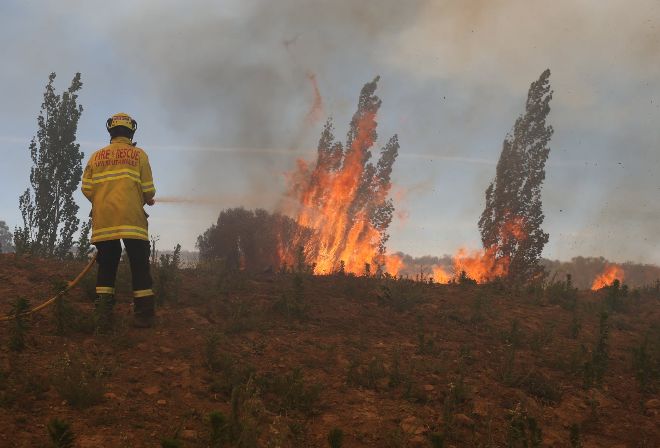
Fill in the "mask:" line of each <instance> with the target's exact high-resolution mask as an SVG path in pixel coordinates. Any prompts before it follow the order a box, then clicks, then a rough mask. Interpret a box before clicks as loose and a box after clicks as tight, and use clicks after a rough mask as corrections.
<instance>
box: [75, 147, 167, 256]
mask: <svg viewBox="0 0 660 448" xmlns="http://www.w3.org/2000/svg"><path fill="white" fill-rule="evenodd" d="M82 192H83V194H84V195H85V197H86V198H87V199H89V201H90V202H91V203H92V243H96V242H98V241H106V240H117V239H120V238H133V239H138V240H147V241H149V228H148V224H147V214H146V213H145V212H144V209H143V206H144V204H145V203H146V202H147V201H148V200H149V199H151V198H153V197H154V195H155V194H156V188H155V187H154V180H153V178H152V175H151V166H149V158H148V157H147V154H146V153H145V152H144V151H143V150H142V149H140V148H138V147H135V146H133V144H132V143H131V140H130V139H128V138H125V137H115V138H113V139H112V141H111V142H110V144H109V145H108V146H106V147H105V148H102V149H99V150H98V151H96V152H95V153H94V154H92V156H91V157H90V158H89V161H88V162H87V166H86V167H85V172H84V173H83V178H82Z"/></svg>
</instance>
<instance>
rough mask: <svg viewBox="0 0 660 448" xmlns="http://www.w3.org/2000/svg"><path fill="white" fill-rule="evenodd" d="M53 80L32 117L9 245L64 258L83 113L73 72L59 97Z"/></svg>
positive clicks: (72, 226)
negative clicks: (24, 184) (27, 162)
mask: <svg viewBox="0 0 660 448" xmlns="http://www.w3.org/2000/svg"><path fill="white" fill-rule="evenodd" d="M54 81H55V73H51V74H50V76H49V77H48V84H46V90H45V91H44V100H43V103H42V104H41V111H40V113H39V117H38V118H37V124H38V127H39V128H38V130H37V135H36V137H33V138H32V141H31V142H30V156H31V157H32V162H33V166H32V168H31V170H30V187H28V188H27V189H26V190H25V192H24V193H23V194H22V195H21V196H20V197H19V208H20V210H21V214H22V215H23V227H20V228H17V229H16V231H15V232H14V241H15V244H16V250H17V252H30V253H33V254H36V255H41V256H55V257H59V258H63V257H65V256H68V255H69V254H70V251H71V247H72V246H73V234H74V233H75V232H76V231H77V230H78V225H79V219H78V218H77V217H76V214H77V213H78V205H77V204H76V203H75V201H74V200H73V192H74V191H75V190H76V189H77V188H78V183H79V182H80V176H81V175H82V159H83V157H84V154H83V153H82V152H81V151H80V145H79V144H78V143H76V131H77V129H78V120H79V118H80V115H81V114H82V111H83V108H82V106H81V105H79V104H78V93H77V92H78V91H79V90H80V89H81V88H82V82H81V80H80V73H76V75H75V76H74V77H73V80H72V81H71V85H70V87H69V88H68V89H67V90H66V91H65V92H63V93H62V94H61V95H59V94H57V93H56V92H55V87H54V86H53V82H54Z"/></svg>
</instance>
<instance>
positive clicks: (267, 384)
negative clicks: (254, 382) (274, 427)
mask: <svg viewBox="0 0 660 448" xmlns="http://www.w3.org/2000/svg"><path fill="white" fill-rule="evenodd" d="M259 383H260V385H261V387H262V389H263V390H264V391H265V392H270V393H272V394H273V395H275V397H277V400H276V401H277V408H276V410H277V411H293V410H297V411H301V412H304V413H306V414H309V413H311V412H313V410H314V408H315V407H316V405H317V403H318V401H319V395H320V393H321V385H320V384H312V385H308V384H307V383H306V382H305V380H304V378H303V374H302V370H301V369H299V368H296V369H294V370H293V371H291V372H289V373H287V374H285V375H274V376H270V377H262V378H260V379H259Z"/></svg>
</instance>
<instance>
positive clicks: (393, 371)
mask: <svg viewBox="0 0 660 448" xmlns="http://www.w3.org/2000/svg"><path fill="white" fill-rule="evenodd" d="M388 376H389V382H388V385H389V387H398V386H399V385H401V384H402V383H403V382H404V381H405V379H406V377H405V375H404V373H403V372H402V371H401V351H400V350H399V349H397V350H395V351H394V353H393V354H392V362H391V363H390V368H389V369H388Z"/></svg>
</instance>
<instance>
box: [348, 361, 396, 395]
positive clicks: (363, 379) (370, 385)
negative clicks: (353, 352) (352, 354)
mask: <svg viewBox="0 0 660 448" xmlns="http://www.w3.org/2000/svg"><path fill="white" fill-rule="evenodd" d="M386 377H387V370H386V369H385V365H384V364H383V360H382V359H381V358H380V357H378V356H375V357H373V358H371V359H370V360H369V362H368V363H367V365H366V366H365V365H362V364H361V362H360V360H359V359H358V358H353V359H352V360H351V361H350V364H349V366H348V374H347V382H348V384H350V385H353V386H361V387H365V388H367V389H373V390H376V389H378V385H379V383H380V380H382V379H384V378H386Z"/></svg>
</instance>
